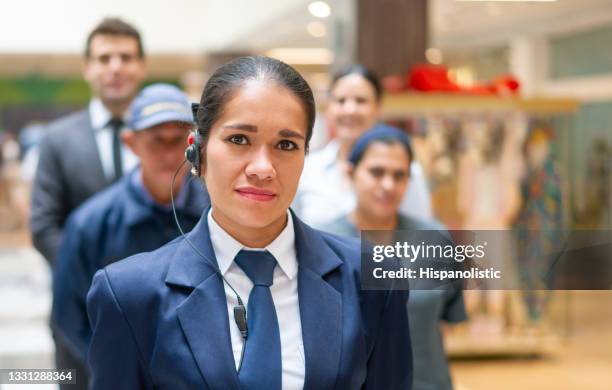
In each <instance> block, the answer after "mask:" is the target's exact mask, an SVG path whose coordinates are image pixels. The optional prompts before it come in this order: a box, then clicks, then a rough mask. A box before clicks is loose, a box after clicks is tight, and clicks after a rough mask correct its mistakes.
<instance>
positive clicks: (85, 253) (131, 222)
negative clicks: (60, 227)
mask: <svg viewBox="0 0 612 390" xmlns="http://www.w3.org/2000/svg"><path fill="white" fill-rule="evenodd" d="M138 172H139V171H138V169H136V170H134V171H133V172H132V173H130V174H128V175H125V176H124V177H123V178H122V179H121V180H120V181H118V182H117V183H115V184H114V185H112V186H111V187H109V188H108V189H106V190H104V191H103V192H101V193H99V194H97V195H95V196H94V197H92V198H91V199H89V200H88V201H86V202H85V203H84V204H83V205H82V206H80V207H79V208H78V209H76V210H75V212H74V213H73V214H71V216H70V217H69V218H68V220H67V223H66V227H65V231H64V236H63V239H62V242H61V245H60V249H59V252H58V256H57V264H56V268H55V271H54V274H53V307H52V312H51V323H52V326H53V328H54V329H55V330H56V332H57V333H58V334H59V336H60V337H61V338H62V339H63V341H65V343H66V344H67V345H68V346H69V347H70V349H71V350H72V351H73V353H74V355H75V357H78V358H80V359H81V360H82V361H83V362H85V360H86V355H87V349H88V346H89V341H90V339H91V327H90V326H89V321H88V319H87V311H86V307H85V299H86V296H87V291H88V290H89V287H90V285H91V280H92V278H93V276H94V274H95V273H96V271H97V270H99V269H101V268H103V267H105V266H107V265H109V264H111V263H114V262H116V261H118V260H121V259H123V258H125V257H128V256H131V255H134V254H136V253H141V252H147V251H151V250H154V249H157V248H159V247H161V246H162V245H164V244H166V243H167V242H169V241H172V240H173V239H175V238H176V237H177V236H178V235H179V230H178V228H177V226H176V223H175V220H174V216H173V215H172V210H171V209H166V208H164V207H162V206H159V205H156V204H155V203H154V202H153V200H152V199H151V198H150V196H148V195H146V193H145V192H144V188H143V187H142V186H141V185H138V184H137V183H136V182H137V180H135V178H134V175H137V174H138ZM183 191H187V192H186V193H183ZM176 200H177V203H176V206H177V215H178V218H179V221H180V223H181V227H182V228H183V230H184V231H186V232H187V231H189V230H191V229H192V228H193V227H194V225H195V224H196V223H197V222H198V220H199V218H200V216H201V214H202V212H203V211H204V210H205V208H206V207H208V204H209V203H210V201H209V198H208V193H207V191H206V190H205V188H204V186H203V184H202V183H201V182H200V181H198V180H191V181H188V180H187V179H186V180H185V184H184V185H183V188H182V189H181V191H180V193H179V195H178V196H177V199H176Z"/></svg>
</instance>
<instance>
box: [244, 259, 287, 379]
mask: <svg viewBox="0 0 612 390" xmlns="http://www.w3.org/2000/svg"><path fill="white" fill-rule="evenodd" d="M234 261H235V262H236V264H238V266H239V267H240V268H242V270H243V271H244V273H245V274H246V275H247V276H248V277H249V279H251V281H252V282H253V285H254V286H253V289H252V290H251V294H250V295H249V304H248V306H247V325H248V329H249V334H248V337H247V340H246V345H245V351H244V359H243V362H242V367H241V368H240V372H239V373H238V378H239V379H240V388H241V389H244V390H255V389H266V390H276V389H278V390H280V389H281V387H282V385H281V383H282V382H281V376H282V375H281V372H282V363H281V347H280V333H279V330H278V319H277V317H276V309H275V308H274V301H273V300H272V294H271V293H270V286H271V285H272V282H273V280H272V279H273V275H274V267H275V266H276V259H275V258H274V256H272V254H270V252H268V251H265V252H263V251H247V250H241V251H240V252H238V255H236V258H235V259H234Z"/></svg>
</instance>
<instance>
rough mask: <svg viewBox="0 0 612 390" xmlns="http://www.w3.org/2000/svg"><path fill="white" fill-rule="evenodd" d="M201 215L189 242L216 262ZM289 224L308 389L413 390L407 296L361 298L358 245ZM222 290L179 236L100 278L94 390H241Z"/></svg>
mask: <svg viewBox="0 0 612 390" xmlns="http://www.w3.org/2000/svg"><path fill="white" fill-rule="evenodd" d="M206 215H207V213H204V214H203V216H202V218H201V219H200V221H199V222H198V224H197V225H196V227H195V228H194V229H193V231H191V232H190V233H189V234H188V235H187V236H188V238H189V239H190V241H191V242H192V243H193V244H194V245H195V246H196V247H197V249H198V250H199V251H201V252H202V253H203V254H204V255H205V256H206V257H208V258H209V259H210V260H212V261H215V262H216V259H215V254H214V250H213V248H212V244H211V241H210V237H209V230H208V224H207V217H206ZM293 220H294V228H295V243H296V251H297V258H298V297H299V298H298V299H299V306H300V308H299V309H300V318H301V322H302V337H303V342H304V355H305V367H306V376H305V383H304V388H305V389H342V390H346V389H410V388H411V385H412V351H411V345H410V333H409V329H408V317H407V314H406V299H407V294H406V292H403V291H392V292H388V291H361V290H360V287H359V286H360V285H359V283H360V282H359V280H360V271H359V270H360V245H359V242H358V241H357V240H355V239H350V238H343V237H339V236H336V235H332V234H328V233H323V232H321V231H317V230H313V229H312V228H310V227H309V226H307V225H305V224H304V223H303V222H301V221H300V220H299V219H298V218H297V217H296V216H295V215H293ZM222 283H223V282H222V280H221V278H220V277H219V276H218V274H217V273H215V272H214V271H213V269H212V268H211V267H210V266H209V265H207V264H206V263H205V262H204V260H203V259H202V258H200V257H199V256H198V254H196V253H195V252H194V250H193V249H192V248H191V247H190V246H189V244H188V243H187V242H186V241H185V240H184V239H183V238H178V239H176V240H174V241H173V242H171V243H169V244H167V245H165V246H163V247H161V248H160V249H158V250H156V251H154V252H150V253H143V254H139V255H136V256H133V257H131V258H129V259H126V260H123V261H120V262H118V263H115V264H112V265H110V266H108V267H106V268H105V269H103V270H101V271H98V273H97V274H96V275H95V277H94V280H93V283H92V287H91V289H90V291H89V294H88V296H87V310H88V314H89V319H90V322H91V325H92V327H93V337H92V341H91V346H90V350H89V365H90V370H91V372H92V386H93V389H94V390H101V389H105V390H106V389H114V390H115V389H117V390H120V389H173V390H180V389H223V390H226V389H239V388H240V385H239V381H238V374H237V372H236V367H235V362H234V357H233V353H232V348H231V342H230V333H229V326H230V319H229V318H228V312H227V303H226V298H225V291H224V288H223V284H222ZM231 322H233V319H232V320H231ZM232 326H233V325H232ZM247 342H248V341H247ZM296 342H297V340H296Z"/></svg>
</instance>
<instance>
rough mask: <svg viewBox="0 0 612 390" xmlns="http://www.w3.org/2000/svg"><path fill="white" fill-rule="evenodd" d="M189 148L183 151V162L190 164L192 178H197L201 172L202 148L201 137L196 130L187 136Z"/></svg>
mask: <svg viewBox="0 0 612 390" xmlns="http://www.w3.org/2000/svg"><path fill="white" fill-rule="evenodd" d="M187 142H188V143H189V146H188V147H187V149H185V160H187V161H188V162H189V163H190V164H191V173H192V174H193V175H194V176H197V177H199V176H200V174H201V172H200V169H201V163H202V160H201V157H200V150H201V148H202V136H201V135H200V132H199V131H198V130H197V129H196V131H193V132H191V133H190V134H189V138H188V139H187Z"/></svg>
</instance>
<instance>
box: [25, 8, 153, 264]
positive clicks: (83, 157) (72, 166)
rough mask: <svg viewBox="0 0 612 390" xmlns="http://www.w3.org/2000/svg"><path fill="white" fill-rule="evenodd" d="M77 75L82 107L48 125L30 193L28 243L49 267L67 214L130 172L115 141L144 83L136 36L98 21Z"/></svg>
mask: <svg viewBox="0 0 612 390" xmlns="http://www.w3.org/2000/svg"><path fill="white" fill-rule="evenodd" d="M83 76H84V78H85V80H86V81H87V82H88V84H89V86H90V89H91V93H92V99H91V101H90V102H89V105H88V107H87V108H85V109H83V110H81V111H78V112H75V113H73V114H69V115H68V116H65V117H62V118H60V119H57V120H56V121H54V122H52V123H51V124H49V126H48V128H47V129H46V134H45V136H44V138H43V140H42V142H41V145H40V152H39V163H38V167H37V171H36V175H35V179H34V187H33V193H32V220H31V229H32V241H33V243H34V247H35V248H36V249H37V250H38V251H39V252H40V253H41V254H42V255H43V256H44V257H45V259H46V260H47V261H48V262H49V263H50V264H51V265H52V264H53V262H54V261H55V256H56V254H57V249H58V247H59V243H60V241H61V236H62V230H63V227H64V223H65V221H66V218H67V217H68V214H70V212H71V211H72V210H74V209H75V208H76V207H77V206H79V205H80V204H81V203H83V202H84V201H85V200H86V199H87V198H89V197H90V196H92V195H93V194H95V193H96V192H99V191H100V190H102V189H104V188H106V187H107V186H109V185H110V184H112V183H113V182H115V181H116V180H118V179H119V178H120V177H121V175H122V173H123V172H125V171H128V170H130V169H131V168H133V167H134V165H135V163H136V159H135V158H134V156H133V155H131V154H130V153H129V152H128V151H127V150H126V148H125V147H123V146H122V145H121V142H120V132H121V130H122V129H123V127H124V121H125V116H126V112H127V109H128V107H129V105H130V103H131V101H132V99H133V98H134V96H135V95H136V93H137V92H138V89H139V87H140V84H141V82H142V81H143V80H144V78H145V62H144V49H143V46H142V41H141V38H140V33H139V32H138V31H137V30H136V29H135V28H134V27H132V26H131V25H129V24H127V23H125V22H124V21H122V20H119V19H104V20H103V21H102V22H101V23H100V24H99V25H97V26H96V27H95V28H94V29H93V31H92V32H91V33H90V34H89V36H88V37H87V43H86V47H85V56H84V61H83Z"/></svg>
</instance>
